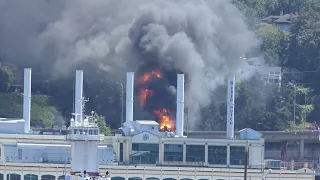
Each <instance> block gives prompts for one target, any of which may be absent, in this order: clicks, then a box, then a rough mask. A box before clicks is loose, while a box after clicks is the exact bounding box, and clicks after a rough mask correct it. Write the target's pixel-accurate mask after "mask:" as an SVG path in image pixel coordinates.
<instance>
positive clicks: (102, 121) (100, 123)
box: [93, 114, 111, 136]
mask: <svg viewBox="0 0 320 180" xmlns="http://www.w3.org/2000/svg"><path fill="white" fill-rule="evenodd" d="M93 118H94V119H95V120H96V121H97V123H98V126H99V129H100V133H101V134H104V135H105V136H110V135H111V128H110V127H109V126H107V125H106V120H105V118H104V117H103V116H100V115H98V114H95V115H94V117H93Z"/></svg>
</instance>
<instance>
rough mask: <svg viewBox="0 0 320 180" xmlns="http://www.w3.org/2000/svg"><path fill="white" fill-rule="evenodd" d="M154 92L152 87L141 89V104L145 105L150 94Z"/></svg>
mask: <svg viewBox="0 0 320 180" xmlns="http://www.w3.org/2000/svg"><path fill="white" fill-rule="evenodd" d="M152 94H153V91H152V90H150V89H141V90H140V104H141V106H144V104H145V103H146V100H147V98H148V96H150V95H152Z"/></svg>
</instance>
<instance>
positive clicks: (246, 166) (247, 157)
mask: <svg viewBox="0 0 320 180" xmlns="http://www.w3.org/2000/svg"><path fill="white" fill-rule="evenodd" d="M248 161H249V141H248V140H247V142H246V150H245V159H244V180H247V174H248Z"/></svg>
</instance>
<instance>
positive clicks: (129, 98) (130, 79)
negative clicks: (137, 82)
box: [126, 72, 134, 122]
mask: <svg viewBox="0 0 320 180" xmlns="http://www.w3.org/2000/svg"><path fill="white" fill-rule="evenodd" d="M133 87H134V72H127V87H126V88H127V95H126V122H130V121H133Z"/></svg>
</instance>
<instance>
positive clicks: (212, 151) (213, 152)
mask: <svg viewBox="0 0 320 180" xmlns="http://www.w3.org/2000/svg"><path fill="white" fill-rule="evenodd" d="M208 163H209V164H223V165H226V164H227V146H208Z"/></svg>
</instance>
